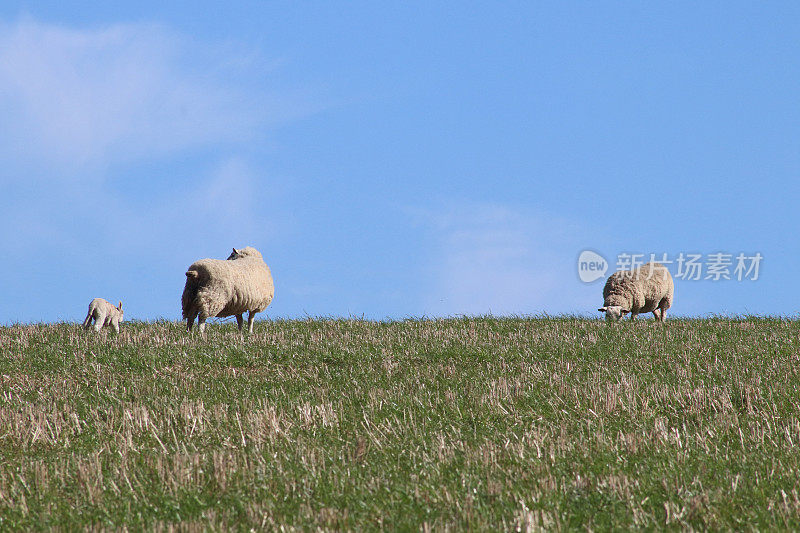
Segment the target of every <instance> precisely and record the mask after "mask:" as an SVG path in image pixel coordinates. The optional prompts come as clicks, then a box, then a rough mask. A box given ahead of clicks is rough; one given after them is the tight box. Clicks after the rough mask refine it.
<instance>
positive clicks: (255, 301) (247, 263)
mask: <svg viewBox="0 0 800 533" xmlns="http://www.w3.org/2000/svg"><path fill="white" fill-rule="evenodd" d="M274 295H275V287H274V285H273V282H272V274H271V273H270V271H269V267H268V266H267V265H266V264H265V263H264V259H263V258H262V257H261V254H260V253H259V252H258V250H256V249H255V248H252V247H250V246H248V247H246V248H242V249H239V250H237V249H236V248H234V249H233V253H231V255H230V256H229V257H228V259H227V260H226V261H223V260H221V259H201V260H199V261H195V262H194V263H193V264H192V266H190V267H189V270H188V271H187V272H186V286H185V287H184V289H183V297H182V298H181V303H182V307H183V318H185V319H186V329H187V331H191V330H192V324H193V323H194V319H195V318H197V323H198V325H199V327H200V333H201V334H204V333H205V328H206V319H207V318H209V317H213V316H218V317H225V316H235V317H236V323H237V324H238V325H239V330H241V329H242V323H243V320H244V319H243V318H242V315H243V314H244V313H245V312H248V316H247V326H248V330H249V331H250V333H252V332H253V320H254V318H255V315H256V313H259V312H261V311H263V310H264V309H266V308H267V306H268V305H269V304H270V302H272V298H273V296H274Z"/></svg>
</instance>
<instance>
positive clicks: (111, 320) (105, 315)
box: [83, 298, 123, 333]
mask: <svg viewBox="0 0 800 533" xmlns="http://www.w3.org/2000/svg"><path fill="white" fill-rule="evenodd" d="M122 317H123V312H122V302H120V303H119V306H118V307H114V306H113V305H111V304H110V303H109V302H107V301H106V300H103V299H102V298H95V299H94V300H92V301H91V303H90V304H89V312H88V313H86V318H85V319H84V321H83V327H84V329H89V328H90V327H91V325H92V319H94V330H95V331H100V329H101V328H102V327H103V326H107V325H109V324H111V327H113V328H114V331H115V332H116V333H119V323H120V322H122V320H123V318H122Z"/></svg>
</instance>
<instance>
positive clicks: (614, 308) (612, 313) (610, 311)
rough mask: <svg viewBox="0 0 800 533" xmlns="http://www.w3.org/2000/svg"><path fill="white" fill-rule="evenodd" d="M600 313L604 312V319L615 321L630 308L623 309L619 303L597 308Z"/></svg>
mask: <svg viewBox="0 0 800 533" xmlns="http://www.w3.org/2000/svg"><path fill="white" fill-rule="evenodd" d="M598 311H600V312H601V313H605V314H606V321H608V322H617V321H619V320H620V319H621V318H622V317H624V316H625V315H627V314H628V313H630V310H628V309H623V308H622V306H621V305H609V306H608V307H601V308H600V309H598Z"/></svg>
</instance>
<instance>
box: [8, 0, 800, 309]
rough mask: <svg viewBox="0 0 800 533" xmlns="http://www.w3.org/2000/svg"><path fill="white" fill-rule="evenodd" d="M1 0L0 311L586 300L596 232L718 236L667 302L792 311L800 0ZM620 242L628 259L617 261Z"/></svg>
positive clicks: (686, 241)
mask: <svg viewBox="0 0 800 533" xmlns="http://www.w3.org/2000/svg"><path fill="white" fill-rule="evenodd" d="M232 4H235V5H230V4H227V3H211V2H146V1H140V2H128V3H113V5H112V4H109V5H108V6H106V7H103V6H97V5H89V3H84V2H13V1H12V2H4V3H3V4H2V5H0V124H2V125H3V130H2V131H3V134H2V136H0V190H2V194H0V247H1V248H2V250H3V253H2V260H0V323H10V322H15V321H22V322H38V321H55V320H80V319H82V318H83V315H84V313H85V312H86V311H85V310H86V306H87V305H88V303H89V301H90V300H91V299H92V298H94V297H96V296H100V297H105V298H107V299H109V300H111V301H114V302H116V301H117V300H122V301H123V302H124V305H125V308H126V310H127V313H126V318H129V319H141V320H145V319H155V318H158V317H165V318H170V319H176V318H178V317H179V316H180V295H181V292H182V288H183V283H184V280H185V277H184V272H185V270H186V267H187V266H188V265H189V264H191V263H192V262H193V261H194V260H196V259H199V258H203V257H217V258H225V257H227V255H228V253H229V251H230V249H231V247H234V246H235V247H241V246H245V245H252V246H255V247H256V248H258V249H259V250H260V251H261V252H262V253H263V255H264V257H265V259H266V260H267V262H268V264H269V265H270V267H271V269H272V271H273V276H274V278H275V284H276V298H275V300H274V303H273V305H272V306H271V307H270V309H269V310H268V312H267V315H268V316H273V317H298V316H305V315H311V316H365V317H368V318H388V317H391V318H402V317H408V316H423V315H425V316H442V315H454V314H464V313H465V314H478V313H487V312H492V313H495V314H512V313H513V314H529V313H542V312H547V313H565V312H571V313H584V314H592V315H594V314H597V313H596V311H595V310H596V309H597V307H599V306H600V305H601V304H602V295H601V292H602V281H600V280H598V281H596V282H595V283H592V284H583V283H581V282H580V281H579V279H578V275H577V266H576V261H577V257H578V254H579V253H580V252H581V251H582V250H584V249H592V250H595V251H598V252H600V253H601V254H603V255H604V256H605V257H606V258H608V259H609V261H610V262H611V263H614V261H615V257H616V255H617V254H618V253H620V252H637V253H645V254H649V253H651V252H653V253H658V254H661V253H668V254H671V255H677V254H678V253H679V252H687V253H688V252H695V253H701V254H711V253H715V252H720V251H722V252H728V253H731V254H738V253H740V252H744V253H747V254H753V253H755V252H759V253H761V254H762V255H763V257H764V259H763V262H762V264H761V269H760V274H759V279H758V280H756V281H751V280H745V281H742V282H739V281H734V280H730V281H720V282H712V281H682V280H678V281H676V296H675V302H674V305H673V309H672V311H673V312H674V313H675V314H677V315H693V316H698V315H706V314H709V313H746V312H749V313H759V314H782V315H796V313H797V310H798V304H797V291H795V290H793V289H792V287H794V285H795V284H796V282H795V276H796V272H797V269H796V261H797V260H798V256H799V255H800V244H798V242H800V241H799V240H798V239H797V237H796V235H795V230H796V228H798V227H800V209H798V202H800V180H798V178H800V175H799V174H800V98H798V95H800V55H798V53H797V51H798V49H800V4H798V3H796V2H770V3H760V4H756V3H752V2H703V3H701V4H699V5H698V4H697V3H695V2H663V3H655V2H649V3H631V2H504V3H495V2H484V3H458V4H453V3H452V2H431V1H426V2H403V3H395V4H388V3H383V2H348V3H344V4H342V3H322V2H320V3H309V2H269V3H267V2H235V3H232ZM612 266H613V265H612Z"/></svg>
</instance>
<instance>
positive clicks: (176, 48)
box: [0, 20, 267, 179]
mask: <svg viewBox="0 0 800 533" xmlns="http://www.w3.org/2000/svg"><path fill="white" fill-rule="evenodd" d="M192 44H193V43H191V41H189V39H187V38H186V37H183V36H181V35H178V34H176V33H174V32H170V31H169V30H167V29H166V28H164V27H160V26H157V25H148V24H120V25H115V26H111V27H106V28H100V29H90V30H78V29H72V28H65V27H61V26H53V25H48V24H42V23H38V22H35V21H33V20H20V21H18V22H16V23H14V24H0V106H1V107H0V109H2V114H3V116H4V123H5V126H6V128H5V129H6V132H7V134H6V135H4V136H3V139H2V140H0V148H2V151H3V152H4V154H3V155H4V157H15V158H21V157H24V158H27V159H29V160H34V161H41V160H42V159H44V160H47V161H53V162H55V163H57V164H59V165H62V166H63V165H66V166H67V168H66V170H67V172H64V173H62V174H60V175H61V176H62V177H64V178H80V177H81V176H85V175H84V174H80V173H75V174H71V173H70V172H69V170H70V169H74V168H75V167H76V166H77V167H81V166H83V165H87V164H89V165H91V164H103V163H108V162H114V161H129V160H135V159H137V158H141V157H156V156H158V155H162V154H166V153H170V152H175V151H178V150H182V149H185V148H190V147H196V146H203V145H207V144H210V143H219V142H233V141H239V140H243V139H246V138H249V137H251V136H252V135H254V133H255V132H256V129H257V127H258V126H259V125H260V124H262V123H263V121H264V120H266V118H267V117H266V116H265V108H264V106H259V105H258V102H257V99H256V98H254V97H253V96H252V95H248V94H246V92H243V91H242V90H241V89H240V88H237V87H236V86H235V85H234V84H232V83H229V82H228V80H227V79H226V77H225V74H230V72H225V69H230V68H234V67H231V66H230V64H228V65H226V64H224V60H223V59H222V58H216V60H217V61H218V64H216V65H214V64H208V63H207V61H204V60H205V59H207V58H206V57H205V55H204V52H203V50H204V49H203V47H201V46H191V45H192ZM209 55H212V56H213V54H209ZM209 73H213V74H214V75H209ZM238 74H241V72H239V73H238ZM83 179H86V178H83Z"/></svg>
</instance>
